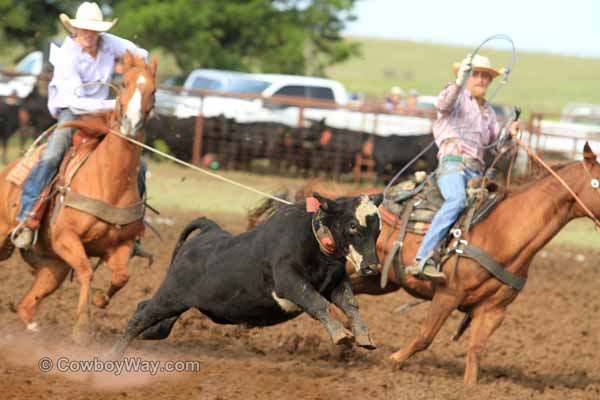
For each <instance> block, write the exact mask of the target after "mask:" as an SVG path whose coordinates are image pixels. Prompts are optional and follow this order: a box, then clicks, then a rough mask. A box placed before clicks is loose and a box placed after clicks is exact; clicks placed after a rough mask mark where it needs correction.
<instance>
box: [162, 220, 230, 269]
mask: <svg viewBox="0 0 600 400" xmlns="http://www.w3.org/2000/svg"><path fill="white" fill-rule="evenodd" d="M196 229H200V231H201V232H203V233H204V232H208V231H211V230H213V229H221V227H220V226H219V225H218V224H217V223H216V222H215V221H213V220H211V219H208V218H206V217H200V218H196V219H195V220H193V221H192V222H190V223H189V224H188V226H186V227H185V228H183V231H182V232H181V234H180V235H179V240H177V244H175V248H174V249H173V255H172V256H171V264H173V261H175V258H176V257H177V253H179V250H181V247H182V246H183V243H185V241H186V240H187V238H188V236H190V234H191V233H192V232H193V231H195V230H196Z"/></svg>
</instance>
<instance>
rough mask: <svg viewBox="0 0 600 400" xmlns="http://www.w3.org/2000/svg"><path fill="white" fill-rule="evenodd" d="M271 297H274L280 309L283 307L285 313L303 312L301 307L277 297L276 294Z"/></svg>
mask: <svg viewBox="0 0 600 400" xmlns="http://www.w3.org/2000/svg"><path fill="white" fill-rule="evenodd" d="M271 295H272V296H273V298H274V299H275V301H276V302H277V304H279V307H281V309H282V310H283V311H285V312H288V313H292V312H298V311H301V309H300V307H298V306H297V305H295V304H294V303H292V302H291V301H289V300H286V299H284V298H283V297H279V296H277V295H276V294H275V292H271Z"/></svg>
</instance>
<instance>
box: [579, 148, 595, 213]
mask: <svg viewBox="0 0 600 400" xmlns="http://www.w3.org/2000/svg"><path fill="white" fill-rule="evenodd" d="M581 164H582V170H583V171H582V173H581V174H579V176H580V178H579V180H581V184H579V183H577V184H576V186H574V189H575V190H576V191H577V195H578V196H579V198H580V199H581V201H582V202H583V203H584V204H585V205H586V206H587V207H588V208H589V209H590V211H591V212H592V213H593V214H594V216H595V217H596V218H600V164H599V163H598V160H597V158H596V154H595V153H594V152H593V151H592V148H591V147H590V145H589V143H587V142H586V143H585V146H584V147H583V160H582V161H581ZM579 188H581V189H579ZM577 189H579V190H577ZM576 212H577V214H578V216H579V215H580V216H586V215H588V214H587V213H586V212H585V210H583V208H582V207H581V206H580V205H579V204H577V208H576Z"/></svg>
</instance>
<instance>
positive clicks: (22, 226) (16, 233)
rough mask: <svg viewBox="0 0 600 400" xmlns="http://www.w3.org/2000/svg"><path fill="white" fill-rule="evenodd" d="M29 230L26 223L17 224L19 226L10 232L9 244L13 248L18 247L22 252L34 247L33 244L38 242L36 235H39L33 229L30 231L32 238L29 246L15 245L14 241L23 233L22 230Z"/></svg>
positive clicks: (37, 230)
mask: <svg viewBox="0 0 600 400" xmlns="http://www.w3.org/2000/svg"><path fill="white" fill-rule="evenodd" d="M26 228H27V229H30V228H28V227H27V221H22V222H20V223H19V225H17V226H16V227H15V229H13V230H12V232H11V233H10V242H11V243H12V244H13V245H14V246H15V247H18V248H20V249H23V250H29V249H30V248H32V247H33V246H35V244H36V243H37V241H38V234H39V229H35V230H32V229H30V230H31V231H32V235H33V237H32V238H31V243H29V245H28V246H27V247H19V246H17V245H15V241H16V240H17V237H18V236H19V235H20V234H21V233H22V232H23V230H24V229H26Z"/></svg>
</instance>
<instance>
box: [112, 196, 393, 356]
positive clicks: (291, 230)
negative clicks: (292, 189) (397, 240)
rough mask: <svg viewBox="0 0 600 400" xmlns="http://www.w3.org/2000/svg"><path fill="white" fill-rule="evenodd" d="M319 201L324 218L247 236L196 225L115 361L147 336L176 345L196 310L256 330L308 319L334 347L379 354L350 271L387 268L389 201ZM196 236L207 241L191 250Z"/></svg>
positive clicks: (291, 213) (287, 220) (274, 220)
mask: <svg viewBox="0 0 600 400" xmlns="http://www.w3.org/2000/svg"><path fill="white" fill-rule="evenodd" d="M315 197H316V198H317V199H318V201H319V202H320V206H319V209H318V210H317V212H316V213H314V214H313V213H309V212H307V211H306V210H305V204H297V205H293V206H284V207H282V208H281V209H280V210H278V212H277V213H276V214H275V215H274V216H273V217H271V218H270V219H268V220H267V221H265V222H264V223H262V224H260V225H259V226H257V227H256V228H255V229H254V230H251V231H249V232H246V233H243V234H241V235H239V236H233V235H232V234H231V233H229V232H226V231H224V230H222V229H221V228H220V227H219V226H218V225H217V224H216V223H215V222H213V221H211V220H210V219H208V218H198V219H196V220H195V221H193V222H192V223H191V224H189V225H188V226H187V227H186V228H185V229H184V230H183V232H182V233H181V236H180V238H179V241H178V242H177V244H176V246H175V250H174V252H173V258H172V260H171V266H170V268H169V270H168V271H167V275H166V277H165V279H164V281H163V282H162V284H161V286H160V287H159V288H158V290H157V291H156V293H155V294H154V297H152V299H150V300H145V301H142V302H140V303H139V304H138V308H137V310H136V312H135V314H134V315H133V317H132V318H131V320H130V321H129V323H128V324H127V327H126V329H125V332H124V333H123V336H122V337H121V338H120V339H119V341H118V342H117V343H116V344H115V346H114V348H113V353H114V354H115V355H120V354H122V353H123V352H124V351H125V349H126V348H127V346H128V345H129V343H130V342H131V341H132V340H133V339H134V338H136V337H137V336H141V338H142V339H164V338H166V337H167V336H169V333H170V332H171V328H172V327H173V324H174V323H175V321H176V320H177V318H178V317H179V315H181V314H182V313H183V312H185V311H186V310H188V309H189V308H191V307H195V308H197V309H198V310H199V311H201V312H202V313H203V314H205V315H207V316H208V317H209V318H210V319H211V320H213V321H214V322H216V323H219V324H245V325H248V326H269V325H274V324H278V323H281V322H284V321H287V320H289V319H292V318H294V317H296V316H298V315H299V314H300V313H302V312H303V311H306V312H307V313H308V314H309V315H310V316H312V317H313V318H315V319H317V320H319V321H320V322H321V323H322V324H323V325H324V326H325V329H326V330H327V333H328V334H329V336H330V337H331V339H332V340H333V342H334V343H336V344H339V343H342V342H349V341H350V340H351V339H354V340H355V341H356V344H357V345H358V346H361V347H365V348H369V349H372V348H375V346H374V344H373V342H372V341H371V338H370V336H369V333H368V329H367V326H366V325H365V323H364V322H363V320H362V318H361V317H360V315H359V312H358V303H357V301H356V299H355V298H354V294H353V293H352V287H351V286H350V279H349V277H348V276H347V274H346V269H345V265H346V260H349V261H350V262H351V264H352V265H353V266H354V267H355V268H356V270H357V272H359V273H363V274H365V273H371V272H373V270H374V269H375V268H376V267H377V265H378V259H377V253H376V250H375V243H376V241H377V236H378V235H379V231H380V229H381V219H380V216H379V212H378V210H377V206H378V205H379V204H380V203H381V200H382V198H381V195H380V196H377V197H376V198H374V199H370V198H369V197H368V196H366V195H363V196H360V197H350V198H342V199H337V200H330V199H326V198H323V197H321V196H319V195H318V194H315ZM196 229H199V230H200V231H201V234H199V235H197V236H195V237H193V238H191V239H190V240H187V241H186V239H187V237H188V236H189V235H190V233H191V232H193V231H194V230H196ZM317 237H318V238H319V239H317ZM330 301H331V302H333V304H335V305H336V306H338V307H339V308H340V309H341V310H342V311H343V312H344V313H345V314H346V315H347V316H348V317H349V321H350V324H351V327H352V333H350V332H349V331H347V330H346V329H345V328H344V327H343V326H342V324H341V323H340V321H338V320H337V319H335V318H333V317H332V315H331V314H330V305H331V304H330Z"/></svg>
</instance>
